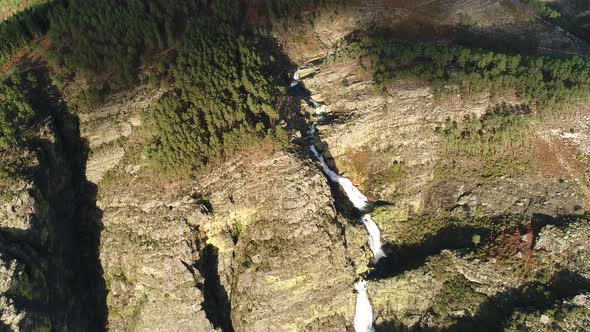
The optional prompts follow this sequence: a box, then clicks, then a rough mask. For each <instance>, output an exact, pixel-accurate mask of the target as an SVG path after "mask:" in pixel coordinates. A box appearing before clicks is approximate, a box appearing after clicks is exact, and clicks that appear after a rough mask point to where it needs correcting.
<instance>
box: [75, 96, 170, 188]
mask: <svg viewBox="0 0 590 332" xmlns="http://www.w3.org/2000/svg"><path fill="white" fill-rule="evenodd" d="M164 92H165V90H164V89H158V90H155V89H151V88H148V87H146V86H139V87H137V88H135V89H132V90H130V91H122V92H119V93H116V94H113V95H111V96H109V97H108V99H107V100H106V101H105V103H104V104H102V105H101V106H100V107H98V108H90V109H88V110H86V111H83V112H81V114H80V130H81V135H82V137H84V138H85V139H86V140H88V143H89V148H90V154H89V158H88V162H87V165H86V176H87V178H88V180H89V181H91V182H93V183H99V182H100V181H101V180H102V178H103V176H104V175H105V173H106V172H108V171H109V170H112V169H114V168H115V167H116V166H117V165H118V164H119V162H120V161H121V159H123V157H124V155H125V149H124V148H123V147H124V146H126V144H125V141H127V140H128V139H129V137H130V136H131V134H132V133H133V131H134V130H137V129H138V127H139V126H141V121H142V118H141V115H142V112H143V111H145V110H146V109H147V108H148V107H149V106H150V105H151V103H153V102H154V101H157V100H158V99H159V98H160V97H161V96H162V94H164Z"/></svg>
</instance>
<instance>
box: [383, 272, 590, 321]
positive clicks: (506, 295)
mask: <svg viewBox="0 0 590 332" xmlns="http://www.w3.org/2000/svg"><path fill="white" fill-rule="evenodd" d="M588 290H590V280H589V279H587V278H586V277H584V276H582V275H580V274H578V273H576V272H573V271H570V270H567V269H564V270H561V271H559V272H558V273H556V274H555V275H553V276H552V277H551V278H550V280H549V281H548V282H547V283H545V284H544V283H541V282H539V281H531V282H527V283H525V284H523V285H522V286H520V287H517V288H511V289H508V290H506V291H503V292H500V293H498V294H497V295H495V296H492V297H489V298H488V299H487V300H486V301H484V302H483V303H481V304H480V305H479V307H478V309H477V313H476V314H475V315H474V316H464V317H462V318H458V319H456V320H455V322H454V323H452V325H451V326H449V327H447V328H445V329H435V328H428V327H420V326H418V325H416V326H406V325H404V324H400V323H399V322H397V321H385V322H382V323H379V324H376V326H375V330H376V331H378V332H380V331H383V332H385V331H388V332H390V331H448V332H461V331H490V332H492V331H502V330H504V328H505V327H506V324H507V323H508V321H509V320H510V318H511V316H512V315H513V314H514V313H516V312H519V313H525V314H526V313H534V312H538V311H545V310H549V309H551V308H553V307H554V306H556V305H559V304H560V303H562V302H563V301H564V300H566V299H571V298H573V297H574V296H576V295H578V294H582V293H584V292H586V291H588ZM432 314H434V313H432ZM517 328H519V329H520V328H522V329H526V327H525V326H517Z"/></svg>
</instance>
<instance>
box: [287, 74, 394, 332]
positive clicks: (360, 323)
mask: <svg viewBox="0 0 590 332" xmlns="http://www.w3.org/2000/svg"><path fill="white" fill-rule="evenodd" d="M300 83H301V80H300V76H299V70H297V71H296V72H295V74H294V75H293V81H292V82H291V84H290V87H291V88H294V87H296V86H297V85H299V84H300ZM307 102H308V103H309V104H310V105H311V106H312V107H313V108H314V109H315V113H316V115H319V116H320V117H321V116H322V115H323V114H324V113H325V112H326V106H324V105H321V104H319V103H318V102H316V101H315V100H313V98H311V97H308V99H307ZM316 132H317V129H316V126H315V122H314V123H312V124H311V125H310V126H309V131H308V137H309V138H310V139H311V138H313V137H315V135H316ZM309 149H310V150H311V152H312V153H313V155H314V156H315V157H316V158H317V159H318V160H319V161H320V163H321V165H322V169H323V171H324V173H325V174H326V176H327V177H328V179H329V180H330V181H332V182H333V183H336V184H338V185H340V187H341V188H342V190H344V193H345V194H346V196H347V197H348V199H349V200H350V202H351V203H352V205H353V206H354V207H355V208H356V209H358V210H359V211H361V212H363V211H365V210H366V209H367V207H368V206H369V200H368V199H367V197H366V196H365V195H363V193H362V192H361V191H360V190H359V189H358V188H357V187H355V186H354V185H353V184H352V182H351V181H350V180H349V179H347V178H345V177H341V176H340V175H338V174H337V173H336V172H334V171H332V170H331V169H330V167H328V165H327V164H326V161H325V160H324V157H323V156H322V155H321V154H320V153H319V152H318V150H317V149H316V147H315V146H314V144H313V143H310V144H309ZM361 222H362V223H363V225H364V226H365V228H366V229H367V232H368V233H369V240H368V242H369V248H370V249H371V252H372V253H373V262H374V263H377V261H379V259H381V258H383V257H385V253H384V252H383V249H382V248H381V232H380V231H379V227H377V224H375V222H374V221H373V219H372V218H371V215H370V214H365V215H363V217H362V218H361ZM354 288H355V289H356V291H357V298H356V307H355V313H354V329H355V331H356V332H372V331H374V329H373V309H372V307H371V302H370V301H369V296H368V294H367V282H366V281H364V280H362V279H361V280H359V281H357V282H356V283H355V284H354Z"/></svg>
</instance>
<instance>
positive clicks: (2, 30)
mask: <svg viewBox="0 0 590 332" xmlns="http://www.w3.org/2000/svg"><path fill="white" fill-rule="evenodd" d="M49 8H50V4H49V3H39V4H37V5H34V6H31V7H28V8H27V9H25V10H23V11H21V12H18V13H16V14H15V15H12V16H10V17H9V18H8V19H7V20H5V21H1V22H0V64H2V63H3V62H4V61H6V59H7V58H8V57H9V56H10V55H11V54H12V52H14V51H15V50H17V49H18V48H21V47H23V46H25V45H27V44H28V43H29V42H30V41H31V40H33V39H35V38H39V37H41V36H43V35H44V34H45V33H46V32H47V30H48V29H49V18H48V13H49Z"/></svg>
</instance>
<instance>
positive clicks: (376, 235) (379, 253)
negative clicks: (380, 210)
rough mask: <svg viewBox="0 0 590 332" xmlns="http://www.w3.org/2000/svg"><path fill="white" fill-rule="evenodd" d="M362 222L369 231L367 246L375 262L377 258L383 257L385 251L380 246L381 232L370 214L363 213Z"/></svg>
mask: <svg viewBox="0 0 590 332" xmlns="http://www.w3.org/2000/svg"><path fill="white" fill-rule="evenodd" d="M362 220H363V224H364V225H365V227H366V228H367V231H368V232H369V247H370V248H371V251H372V252H373V262H375V263H377V262H378V261H379V259H381V258H383V257H385V253H384V252H383V249H382V248H381V232H380V231H379V227H377V224H375V222H374V221H373V218H371V215H370V214H365V215H364V216H363V219H362Z"/></svg>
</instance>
